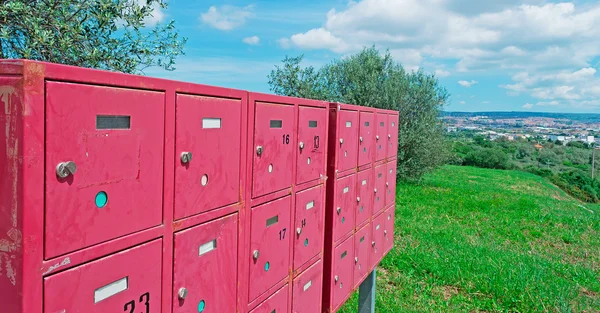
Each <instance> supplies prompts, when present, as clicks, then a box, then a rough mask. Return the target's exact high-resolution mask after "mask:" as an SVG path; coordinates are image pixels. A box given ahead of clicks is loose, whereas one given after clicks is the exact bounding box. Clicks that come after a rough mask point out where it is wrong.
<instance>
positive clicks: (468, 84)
mask: <svg viewBox="0 0 600 313" xmlns="http://www.w3.org/2000/svg"><path fill="white" fill-rule="evenodd" d="M477 83H478V82H477V81H476V80H472V81H466V80H460V81H458V84H459V85H461V86H463V87H465V88H471V86H473V85H476V84H477Z"/></svg>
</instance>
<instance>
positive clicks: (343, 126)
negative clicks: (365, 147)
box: [330, 110, 359, 173]
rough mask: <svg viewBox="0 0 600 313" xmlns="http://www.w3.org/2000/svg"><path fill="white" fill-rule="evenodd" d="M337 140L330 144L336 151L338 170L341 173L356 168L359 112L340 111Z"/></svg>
mask: <svg viewBox="0 0 600 313" xmlns="http://www.w3.org/2000/svg"><path fill="white" fill-rule="evenodd" d="M337 114H338V121H337V138H336V139H335V140H333V141H334V142H331V143H330V144H331V145H332V146H333V147H335V150H336V153H335V155H336V157H337V162H336V169H337V171H338V172H339V173H342V172H345V171H347V170H351V169H354V168H356V165H357V161H358V153H357V152H358V151H357V150H358V129H359V127H358V112H357V111H350V110H339V112H338V113H337Z"/></svg>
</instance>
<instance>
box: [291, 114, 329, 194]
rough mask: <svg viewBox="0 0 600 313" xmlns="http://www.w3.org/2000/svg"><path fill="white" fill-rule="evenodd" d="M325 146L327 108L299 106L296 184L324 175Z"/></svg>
mask: <svg viewBox="0 0 600 313" xmlns="http://www.w3.org/2000/svg"><path fill="white" fill-rule="evenodd" d="M326 148H327V110H326V109H325V108H313V107H305V106H299V107H298V148H297V150H296V151H298V158H297V164H296V166H297V169H296V173H297V174H296V175H297V177H296V184H302V183H306V182H309V181H313V180H317V179H319V178H321V176H322V175H325V162H326V160H325V150H326Z"/></svg>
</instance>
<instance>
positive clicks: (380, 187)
mask: <svg viewBox="0 0 600 313" xmlns="http://www.w3.org/2000/svg"><path fill="white" fill-rule="evenodd" d="M385 170H386V166H385V164H381V165H378V166H375V175H374V178H373V179H374V181H375V184H374V185H375V188H373V215H377V214H379V213H380V212H381V210H383V208H384V207H385V194H386V192H387V190H386V186H385V182H386V181H387V179H388V175H387V174H386V171H385Z"/></svg>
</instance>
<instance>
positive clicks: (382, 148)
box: [375, 113, 389, 162]
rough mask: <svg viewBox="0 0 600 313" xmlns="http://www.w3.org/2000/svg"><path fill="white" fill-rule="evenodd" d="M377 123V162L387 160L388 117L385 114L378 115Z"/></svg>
mask: <svg viewBox="0 0 600 313" xmlns="http://www.w3.org/2000/svg"><path fill="white" fill-rule="evenodd" d="M375 123H377V127H376V130H375V162H377V161H381V160H383V159H385V157H386V156H387V147H388V143H389V140H388V134H389V127H388V115H387V114H385V113H376V117H375Z"/></svg>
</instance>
